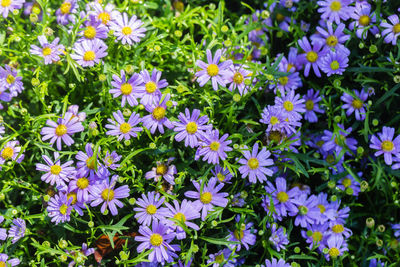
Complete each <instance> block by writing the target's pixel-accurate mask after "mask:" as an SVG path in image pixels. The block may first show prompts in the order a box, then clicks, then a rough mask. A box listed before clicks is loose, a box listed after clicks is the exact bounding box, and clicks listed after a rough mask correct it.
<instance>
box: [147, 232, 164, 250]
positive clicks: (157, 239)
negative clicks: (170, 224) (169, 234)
mask: <svg viewBox="0 0 400 267" xmlns="http://www.w3.org/2000/svg"><path fill="white" fill-rule="evenodd" d="M163 241H164V240H163V238H162V236H161V235H160V234H152V235H151V236H150V243H151V244H152V245H153V246H155V247H159V246H161V244H162V242H163Z"/></svg>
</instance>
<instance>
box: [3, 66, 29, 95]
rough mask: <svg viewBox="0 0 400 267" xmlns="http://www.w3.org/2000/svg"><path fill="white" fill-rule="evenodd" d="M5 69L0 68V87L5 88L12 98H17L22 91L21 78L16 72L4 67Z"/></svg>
mask: <svg viewBox="0 0 400 267" xmlns="http://www.w3.org/2000/svg"><path fill="white" fill-rule="evenodd" d="M4 67H5V69H3V68H2V67H0V87H3V88H4V87H5V88H7V89H8V90H9V91H10V93H11V96H12V97H15V96H17V95H18V94H19V93H21V92H22V90H24V85H23V83H22V77H21V76H18V74H17V70H16V69H14V68H12V67H10V66H8V65H5V66H4Z"/></svg>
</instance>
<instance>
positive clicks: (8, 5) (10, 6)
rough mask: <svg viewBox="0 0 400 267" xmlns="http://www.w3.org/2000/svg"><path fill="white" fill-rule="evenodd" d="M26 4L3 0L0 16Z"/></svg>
mask: <svg viewBox="0 0 400 267" xmlns="http://www.w3.org/2000/svg"><path fill="white" fill-rule="evenodd" d="M24 2H25V0H2V1H1V4H0V14H1V15H2V16H3V18H5V19H6V18H7V17H8V13H9V12H13V11H14V10H16V9H20V8H21V7H22V6H23V4H24ZM3 255H5V254H3Z"/></svg>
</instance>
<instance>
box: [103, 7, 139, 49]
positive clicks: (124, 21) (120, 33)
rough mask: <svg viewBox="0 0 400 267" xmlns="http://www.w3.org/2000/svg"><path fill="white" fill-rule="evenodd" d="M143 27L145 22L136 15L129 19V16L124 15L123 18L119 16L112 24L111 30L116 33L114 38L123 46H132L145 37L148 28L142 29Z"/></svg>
mask: <svg viewBox="0 0 400 267" xmlns="http://www.w3.org/2000/svg"><path fill="white" fill-rule="evenodd" d="M142 25H143V22H142V21H141V20H140V19H137V17H136V16H135V15H133V16H132V17H131V18H130V19H129V18H128V14H126V13H123V14H122V16H117V17H116V19H115V20H114V21H112V22H110V30H113V31H114V36H116V37H117V40H118V41H121V43H122V44H129V45H132V43H138V42H140V39H141V38H143V37H144V35H145V34H144V33H145V32H146V28H142V27H141V26H142ZM117 40H116V41H117Z"/></svg>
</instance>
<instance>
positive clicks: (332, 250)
mask: <svg viewBox="0 0 400 267" xmlns="http://www.w3.org/2000/svg"><path fill="white" fill-rule="evenodd" d="M326 243H327V248H328V249H329V250H328V253H327V254H325V258H326V260H327V261H329V260H330V259H336V258H337V257H339V256H341V255H342V254H343V252H345V251H348V250H349V249H348V248H347V244H346V243H345V241H344V239H343V237H342V236H341V235H332V236H330V237H329V238H328V240H327V241H326Z"/></svg>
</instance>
